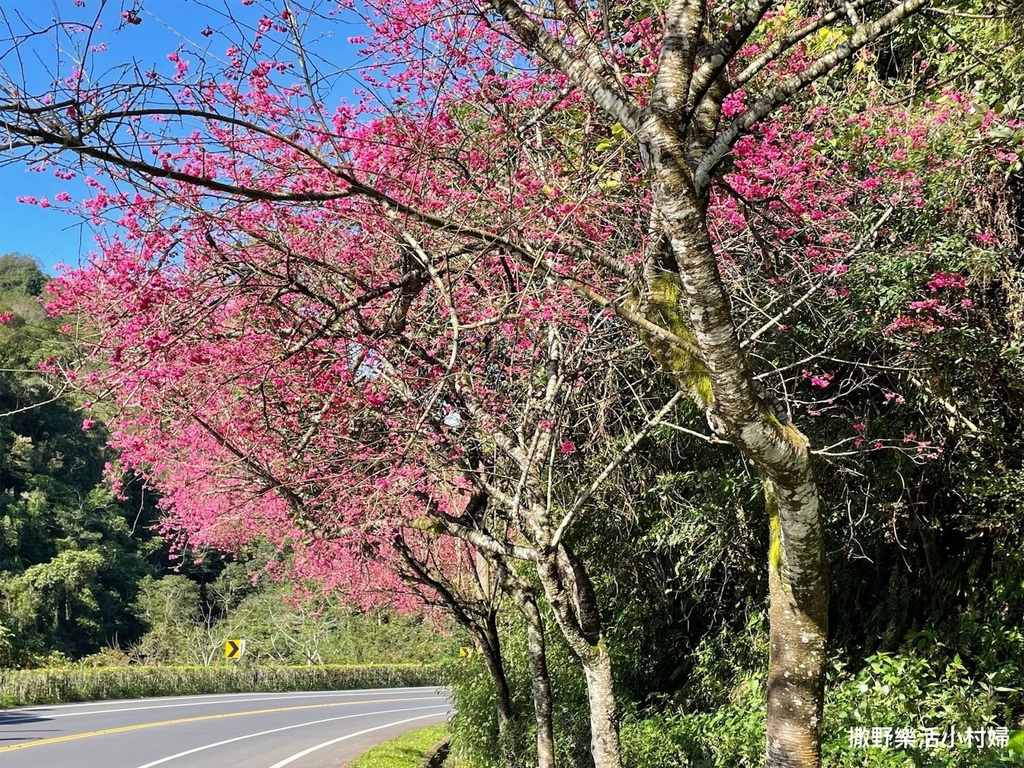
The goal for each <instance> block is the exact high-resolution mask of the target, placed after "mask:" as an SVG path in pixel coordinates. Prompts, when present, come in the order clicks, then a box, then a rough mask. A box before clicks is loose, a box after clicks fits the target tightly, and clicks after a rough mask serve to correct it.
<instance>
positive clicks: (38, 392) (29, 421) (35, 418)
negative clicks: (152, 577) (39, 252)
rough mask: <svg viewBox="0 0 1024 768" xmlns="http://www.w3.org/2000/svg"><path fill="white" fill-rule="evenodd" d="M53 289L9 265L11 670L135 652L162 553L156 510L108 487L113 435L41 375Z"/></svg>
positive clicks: (5, 443)
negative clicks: (134, 605)
mask: <svg viewBox="0 0 1024 768" xmlns="http://www.w3.org/2000/svg"><path fill="white" fill-rule="evenodd" d="M46 282H47V277H46V275H44V274H43V273H42V272H41V271H40V270H39V268H38V266H37V265H36V264H35V262H34V261H33V260H32V259H30V258H28V257H26V256H19V255H15V254H6V255H4V256H0V311H3V312H7V311H10V312H12V313H13V314H12V318H11V319H10V320H9V321H8V322H6V323H2V324H0V359H3V360H4V361H5V365H4V366H3V367H4V370H3V371H0V666H22V665H24V664H25V663H28V664H30V665H34V664H38V663H39V662H40V660H41V659H43V658H45V657H46V656H47V654H50V653H52V652H54V651H59V652H61V653H64V654H67V655H69V656H72V657H77V656H80V655H83V654H87V653H92V652H95V651H97V650H98V649H100V648H102V647H104V646H107V645H110V644H115V643H118V642H122V643H131V642H133V641H134V640H135V639H136V638H137V637H138V636H139V635H140V634H141V631H142V626H141V624H139V622H137V621H136V620H135V617H134V615H133V614H132V613H131V611H130V610H129V604H130V602H131V600H132V598H133V597H134V593H135V588H136V587H135V585H136V582H137V581H138V579H139V578H141V577H142V576H143V575H144V574H145V573H147V572H148V571H149V570H150V565H149V564H148V563H147V557H148V556H149V554H150V552H151V551H152V549H153V547H152V545H151V543H150V542H151V540H152V534H151V533H150V532H149V531H148V530H147V528H148V526H149V524H150V523H151V522H152V520H153V517H154V508H153V506H152V504H151V503H149V501H148V500H146V499H144V498H143V497H142V496H141V495H140V494H139V492H138V491H137V489H134V488H130V489H129V491H128V494H127V495H126V497H125V498H115V497H114V495H113V494H112V493H111V491H110V490H109V489H108V488H106V487H105V486H104V485H103V483H102V473H103V468H104V465H105V464H106V463H107V462H109V461H111V460H112V459H113V458H114V457H113V455H112V454H111V453H110V451H109V450H108V449H107V448H105V447H104V441H105V438H106V434H105V432H104V430H103V429H102V425H100V424H98V423H97V424H96V425H95V426H94V428H93V429H89V430H86V429H83V419H82V414H81V411H80V406H79V404H78V403H77V402H75V401H74V400H73V399H72V398H71V397H69V396H66V395H62V394H61V393H60V391H54V389H53V388H51V386H50V384H49V382H48V381H47V380H46V379H45V378H44V377H43V376H41V375H40V374H39V373H38V372H37V370H36V364H37V362H38V361H39V360H40V359H42V358H44V357H46V356H48V355H49V354H50V353H51V352H53V345H54V344H55V343H56V342H55V338H56V335H55V330H54V329H55V325H56V321H55V320H53V319H50V318H47V317H46V313H45V311H44V310H43V307H42V305H41V304H40V302H39V297H40V295H41V294H42V292H43V290H44V287H45V284H46Z"/></svg>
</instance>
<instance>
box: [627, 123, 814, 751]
mask: <svg viewBox="0 0 1024 768" xmlns="http://www.w3.org/2000/svg"><path fill="white" fill-rule="evenodd" d="M644 139H645V141H644V142H643V144H644V155H645V160H646V162H647V163H648V166H649V169H650V171H651V175H652V179H653V184H652V192H653V197H654V206H655V216H656V217H657V218H656V220H657V223H658V225H659V228H660V230H661V232H663V233H664V235H665V237H666V239H667V241H668V245H669V249H670V252H671V255H672V257H673V259H674V262H675V263H674V267H675V269H674V270H673V271H672V272H671V273H669V272H667V271H666V272H660V273H659V274H657V275H655V276H654V277H653V280H654V281H657V282H656V283H654V284H653V285H652V277H650V276H648V278H647V283H648V288H647V290H648V293H649V294H651V295H652V296H653V297H654V300H653V301H648V302H647V306H646V307H645V309H646V311H649V312H652V314H653V313H656V315H655V316H653V317H651V319H652V320H653V321H654V322H657V323H660V324H662V325H663V326H665V327H666V328H667V329H668V330H670V331H672V332H673V333H674V334H675V335H676V336H678V337H680V338H684V339H687V340H689V339H692V340H693V342H694V344H695V345H696V347H697V348H698V349H699V352H700V355H701V358H700V359H699V360H698V359H695V358H694V357H693V356H692V355H690V354H688V353H687V354H684V353H681V352H674V353H673V354H670V355H667V354H665V352H664V350H663V349H662V347H664V344H663V343H661V344H655V343H653V342H650V341H648V340H647V339H645V341H648V346H651V347H652V351H653V352H654V353H655V355H656V357H657V358H658V359H659V361H660V362H661V363H662V365H663V366H666V367H667V368H668V369H669V370H670V372H671V373H673V374H674V375H675V378H676V380H677V382H678V383H679V385H680V387H681V388H683V387H685V391H687V392H688V393H690V394H691V395H692V394H693V393H694V392H696V393H697V397H696V398H695V399H697V400H698V402H699V401H700V400H701V399H703V398H702V397H701V393H703V392H707V395H708V396H707V399H706V400H704V402H702V403H701V404H702V405H703V406H705V408H706V409H707V416H708V422H709V424H710V425H711V428H712V429H713V430H714V432H715V434H716V435H717V436H718V437H720V438H722V439H724V440H727V441H728V442H730V443H732V444H733V445H735V446H736V447H737V448H738V449H739V450H740V451H741V453H742V454H743V456H744V457H745V458H746V459H748V460H749V461H750V462H751V463H752V464H753V465H754V467H755V468H756V470H757V472H758V474H759V475H760V477H761V482H762V485H763V486H764V489H765V499H766V505H767V509H768V514H769V521H770V526H771V540H770V542H769V554H768V561H769V562H768V569H769V599H770V603H769V620H770V635H771V637H770V640H771V654H770V659H769V673H768V679H769V684H768V719H767V724H766V767H767V768H818V766H819V765H820V761H821V715H822V705H823V698H824V676H825V660H826V637H827V633H828V575H827V568H826V564H825V554H824V547H823V544H822V538H821V519H820V514H819V509H818V501H819V499H818V491H817V487H816V486H815V483H814V478H813V474H812V472H811V465H810V455H809V453H808V444H807V439H806V438H805V437H804V435H803V434H801V433H800V431H799V430H798V429H797V428H796V427H795V426H793V425H792V424H790V423H789V422H788V420H785V419H784V417H783V419H782V420H780V417H779V416H778V415H776V413H775V411H774V410H773V408H772V407H771V403H770V402H768V401H767V400H766V399H765V398H764V396H763V395H762V394H761V393H760V392H759V388H758V387H757V385H756V381H755V379H754V377H753V375H752V372H751V370H750V368H749V366H748V365H747V361H746V357H745V355H744V353H743V350H742V348H741V346H740V343H739V339H738V338H737V335H736V328H735V324H734V322H733V319H732V312H731V307H730V303H729V298H728V295H727V294H726V292H725V288H724V286H723V284H722V280H721V276H720V274H719V271H718V263H717V259H716V257H715V253H714V249H713V247H712V244H711V240H710V237H709V235H708V230H707V223H706V220H705V217H704V208H705V206H704V202H703V200H702V199H701V198H700V196H699V195H698V194H697V193H696V191H695V189H694V186H693V180H692V177H691V173H690V170H689V167H688V166H687V164H686V162H685V159H684V158H685V154H684V151H683V148H682V146H681V144H680V138H679V136H678V134H677V133H676V132H675V131H674V130H672V129H671V128H670V127H669V126H668V125H666V124H665V123H664V121H662V120H661V119H660V118H658V117H657V116H652V117H651V119H650V120H649V122H648V123H647V124H646V125H645V126H644ZM676 281H678V282H676ZM665 284H671V285H673V286H674V287H675V290H676V291H677V293H676V294H675V295H674V296H673V301H675V300H676V299H675V296H677V297H678V307H677V308H676V307H671V306H669V307H668V308H667V309H666V306H667V302H666V301H665V297H666V295H671V292H667V291H666V290H665V287H664V285H665ZM673 326H675V327H673ZM700 377H706V381H707V384H708V385H709V386H707V387H704V386H701V385H700V384H699V379H700ZM695 382H697V383H695Z"/></svg>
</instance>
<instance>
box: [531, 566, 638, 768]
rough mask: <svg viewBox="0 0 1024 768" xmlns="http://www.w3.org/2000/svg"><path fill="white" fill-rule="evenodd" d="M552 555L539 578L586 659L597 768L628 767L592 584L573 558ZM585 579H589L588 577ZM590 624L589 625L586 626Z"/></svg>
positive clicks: (559, 620) (592, 746)
mask: <svg viewBox="0 0 1024 768" xmlns="http://www.w3.org/2000/svg"><path fill="white" fill-rule="evenodd" d="M559 554H561V555H562V557H558V556H557V555H555V554H554V553H552V552H550V551H547V552H545V553H543V554H541V556H540V557H539V558H538V562H537V574H538V576H539V577H540V583H541V586H542V587H543V588H544V594H545V596H546V597H547V599H548V603H549V604H550V605H551V610H552V612H553V613H554V615H555V622H556V623H557V624H558V627H559V629H561V630H562V635H563V636H564V637H565V639H566V642H568V644H569V647H570V648H571V649H572V651H573V653H575V655H576V657H577V658H578V659H579V660H580V664H581V665H582V667H583V677H584V680H585V681H586V684H587V700H588V703H589V706H590V753H591V756H592V757H593V758H594V767H595V768H622V757H621V754H620V751H619V722H618V716H617V714H616V701H615V685H614V676H613V672H612V664H611V657H610V656H609V655H608V647H607V645H606V644H605V640H604V637H603V635H602V634H601V631H600V626H599V625H596V624H595V621H596V620H597V606H596V603H595V602H594V599H593V590H592V589H590V588H589V584H580V583H579V582H578V580H577V578H578V575H579V573H580V572H581V571H582V566H581V564H577V565H576V566H575V567H569V560H570V557H569V556H566V552H565V550H564V549H563V550H561V551H560V553H559ZM584 575H585V574H584ZM582 622H585V623H582Z"/></svg>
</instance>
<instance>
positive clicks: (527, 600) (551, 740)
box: [506, 575, 555, 768]
mask: <svg viewBox="0 0 1024 768" xmlns="http://www.w3.org/2000/svg"><path fill="white" fill-rule="evenodd" d="M506 591H508V592H509V594H511V595H512V599H513V600H514V601H515V603H516V607H517V608H519V612H520V613H521V614H522V615H523V620H524V621H525V622H526V655H527V660H528V662H529V666H530V687H531V690H532V693H533V716H534V722H535V725H536V729H537V735H536V740H537V768H554V766H555V731H554V724H553V721H552V719H551V709H552V700H551V679H550V677H549V676H548V662H547V645H546V641H545V637H544V621H543V618H542V617H541V615H540V610H539V609H538V607H537V598H536V595H534V593H533V590H532V589H531V588H530V587H528V586H526V585H524V584H522V583H520V582H519V581H518V580H517V579H515V577H514V576H511V575H509V578H508V580H507V581H506Z"/></svg>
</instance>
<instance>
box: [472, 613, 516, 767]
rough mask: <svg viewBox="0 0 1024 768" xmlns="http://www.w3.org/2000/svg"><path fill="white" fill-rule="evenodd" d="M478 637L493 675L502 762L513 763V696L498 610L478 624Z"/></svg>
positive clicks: (488, 667)
mask: <svg viewBox="0 0 1024 768" xmlns="http://www.w3.org/2000/svg"><path fill="white" fill-rule="evenodd" d="M477 638H478V640H479V641H480V651H481V654H482V655H483V657H484V665H485V666H486V667H487V671H488V673H490V676H491V687H492V688H493V689H494V710H495V713H496V714H497V717H498V745H499V747H500V749H501V759H502V763H503V764H504V765H512V763H513V762H514V760H513V757H514V756H513V754H512V749H511V745H512V734H511V726H512V698H511V696H510V694H509V689H508V678H507V677H506V676H505V665H504V664H503V663H502V660H501V643H500V640H499V638H498V622H497V612H492V613H490V614H489V615H488V616H487V617H486V618H485V620H484V621H483V622H482V623H481V624H480V625H478V634H477Z"/></svg>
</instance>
